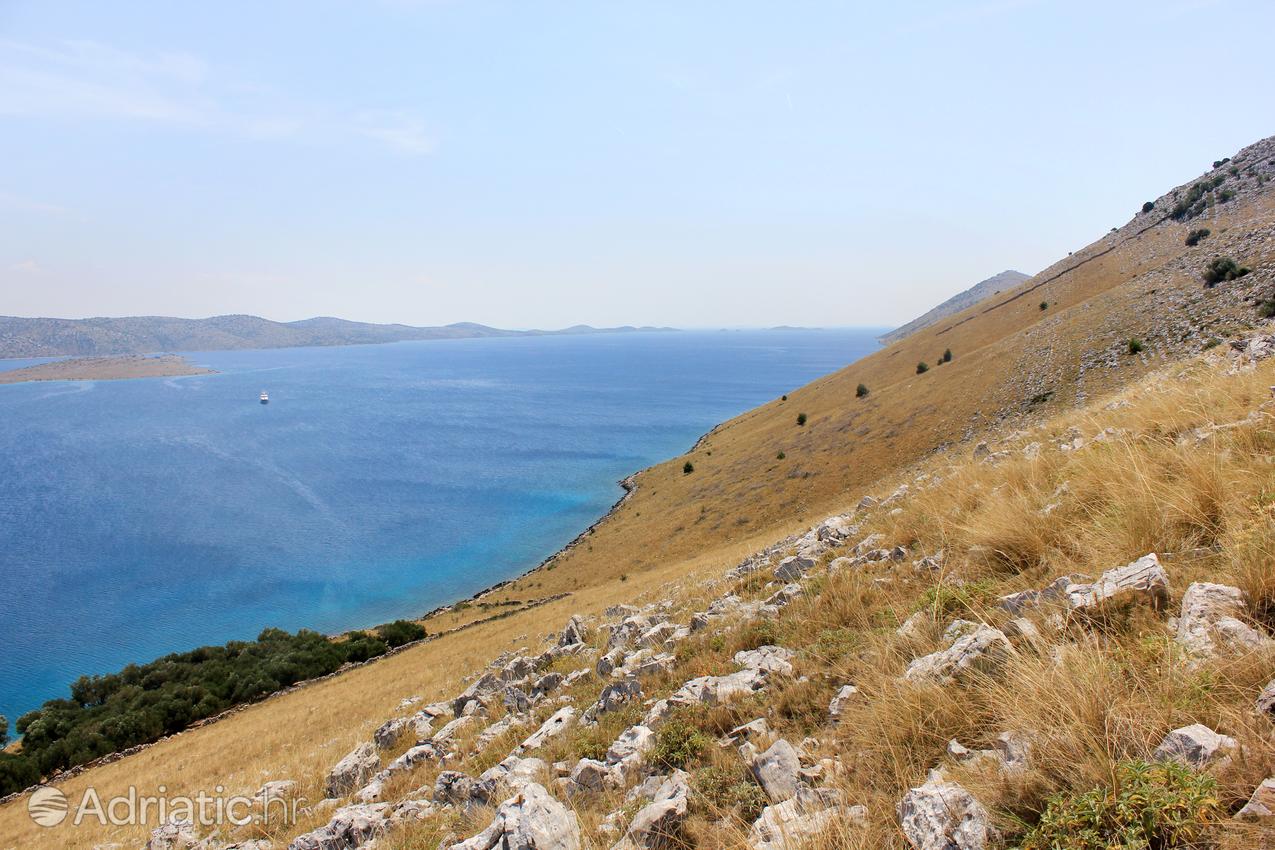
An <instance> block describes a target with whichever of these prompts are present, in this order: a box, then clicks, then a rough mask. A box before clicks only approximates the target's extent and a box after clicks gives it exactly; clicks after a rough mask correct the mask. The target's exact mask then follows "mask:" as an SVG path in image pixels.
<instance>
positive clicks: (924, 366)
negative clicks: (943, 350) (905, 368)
mask: <svg viewBox="0 0 1275 850" xmlns="http://www.w3.org/2000/svg"><path fill="white" fill-rule="evenodd" d="M928 371H930V364H928V363H926V362H925V361H924V360H922V361H921V362H920V363H918V364H916V373H917V374H918V375H920V374H923V373H925V372H928Z"/></svg>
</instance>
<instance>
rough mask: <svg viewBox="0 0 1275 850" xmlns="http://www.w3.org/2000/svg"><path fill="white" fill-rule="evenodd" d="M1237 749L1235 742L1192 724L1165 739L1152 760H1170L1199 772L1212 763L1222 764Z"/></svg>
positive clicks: (1232, 739)
mask: <svg viewBox="0 0 1275 850" xmlns="http://www.w3.org/2000/svg"><path fill="white" fill-rule="evenodd" d="M1236 747H1237V744H1236V741H1235V739H1234V738H1232V737H1230V736H1228V735H1219V734H1218V733H1217V732H1214V731H1213V730H1212V729H1210V728H1209V727H1207V726H1205V725H1204V724H1203V723H1194V724H1192V725H1190V726H1183V727H1182V728H1180V729H1174V730H1173V731H1172V732H1170V733H1169V734H1167V735H1165V736H1164V740H1163V741H1161V742H1160V746H1158V747H1156V750H1155V753H1154V754H1153V755H1152V758H1154V759H1155V760H1156V761H1169V760H1173V761H1176V762H1179V763H1181V764H1184V765H1186V766H1187V767H1192V768H1197V769H1198V768H1202V767H1207V766H1209V765H1211V764H1213V763H1214V762H1219V763H1220V764H1225V763H1226V761H1229V759H1230V756H1231V754H1232V753H1234V752H1235V749H1236Z"/></svg>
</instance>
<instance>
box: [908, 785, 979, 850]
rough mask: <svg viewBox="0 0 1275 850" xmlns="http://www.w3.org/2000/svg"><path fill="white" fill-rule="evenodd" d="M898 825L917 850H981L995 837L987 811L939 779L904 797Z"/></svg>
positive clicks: (967, 794) (956, 786)
mask: <svg viewBox="0 0 1275 850" xmlns="http://www.w3.org/2000/svg"><path fill="white" fill-rule="evenodd" d="M899 825H900V826H901V827H902V828H903V834H904V835H906V836H907V839H908V841H909V842H911V844H912V846H913V847H915V848H916V850H984V848H986V847H987V845H988V843H989V842H990V841H991V840H992V839H993V837H994V835H995V833H994V832H993V829H992V824H991V819H990V818H989V817H988V814H987V810H986V809H984V808H983V806H982V805H981V804H980V803H979V802H978V800H976V799H974V796H973V795H972V794H970V792H968V791H966V790H965V789H964V788H962V787H961V786H960V785H957V784H956V783H955V782H947V781H943V780H938V779H931V780H930V781H928V782H926V783H925V784H924V785H922V786H920V787H919V788H913V789H912V790H911V791H908V793H907V794H905V795H904V796H903V800H902V802H900V803H899Z"/></svg>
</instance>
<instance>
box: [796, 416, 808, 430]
mask: <svg viewBox="0 0 1275 850" xmlns="http://www.w3.org/2000/svg"><path fill="white" fill-rule="evenodd" d="M805 424H806V414H804V413H798V414H797V427H799V428H800V427H801V426H802V425H805Z"/></svg>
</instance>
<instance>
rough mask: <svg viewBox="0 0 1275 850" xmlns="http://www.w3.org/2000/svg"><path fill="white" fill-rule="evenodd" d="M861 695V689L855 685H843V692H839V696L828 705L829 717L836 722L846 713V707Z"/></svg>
mask: <svg viewBox="0 0 1275 850" xmlns="http://www.w3.org/2000/svg"><path fill="white" fill-rule="evenodd" d="M858 693H859V689H858V688H856V687H855V686H854V685H842V686H841V690H839V691H837V695H836V696H834V697H833V698H832V701H831V702H829V703H828V715H829V716H830V717H832V719H834V720H836V719H837V718H839V717H840V716H841V715H842V714H844V713H845V710H846V706H848V705H849V704H850V701H851V700H852V699H854V697H855V695H856V694H858Z"/></svg>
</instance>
